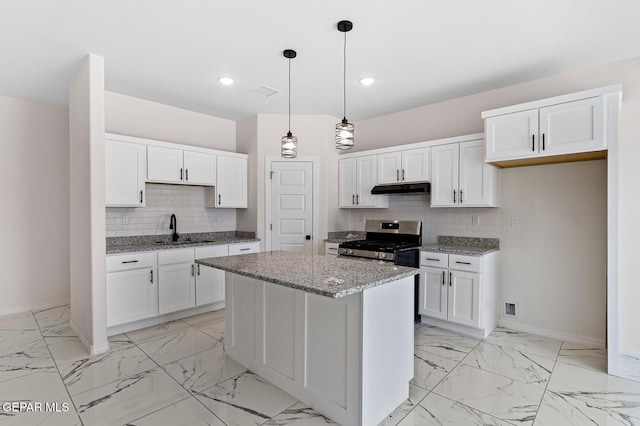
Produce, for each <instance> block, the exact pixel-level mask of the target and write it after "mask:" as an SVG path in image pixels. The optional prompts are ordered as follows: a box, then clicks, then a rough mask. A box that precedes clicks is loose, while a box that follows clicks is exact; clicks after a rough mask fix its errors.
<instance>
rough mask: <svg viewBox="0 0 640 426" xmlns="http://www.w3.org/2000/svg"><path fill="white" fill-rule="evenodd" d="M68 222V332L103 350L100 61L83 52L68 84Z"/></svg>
mask: <svg viewBox="0 0 640 426" xmlns="http://www.w3.org/2000/svg"><path fill="white" fill-rule="evenodd" d="M69 165H70V167H69V201H70V202H69V226H70V233H69V234H70V283H71V289H70V290H71V318H70V325H71V328H72V330H73V331H74V332H75V333H76V334H77V335H78V337H80V339H81V341H82V343H83V344H84V345H85V347H86V348H87V350H89V352H90V353H91V354H97V353H101V352H105V351H107V350H108V349H109V345H108V343H107V315H106V302H105V300H106V275H105V274H106V270H105V261H104V259H105V256H106V247H105V246H106V236H105V208H104V59H103V58H102V57H100V56H96V55H88V56H87V57H86V58H85V60H84V61H83V63H82V65H81V66H80V69H79V70H78V72H77V74H76V76H75V77H74V79H73V80H72V81H71V85H70V87H69Z"/></svg>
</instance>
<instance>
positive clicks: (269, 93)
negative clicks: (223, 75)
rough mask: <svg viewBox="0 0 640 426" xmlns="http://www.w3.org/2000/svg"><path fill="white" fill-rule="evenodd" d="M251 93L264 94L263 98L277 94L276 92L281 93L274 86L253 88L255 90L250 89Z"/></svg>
mask: <svg viewBox="0 0 640 426" xmlns="http://www.w3.org/2000/svg"><path fill="white" fill-rule="evenodd" d="M249 93H253V94H254V95H258V96H262V97H263V98H268V97H271V96H273V95H275V94H276V93H280V91H279V90H277V89H274V88H272V87H267V86H260V87H258V88H255V89H253V90H249Z"/></svg>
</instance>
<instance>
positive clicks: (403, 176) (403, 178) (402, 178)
mask: <svg viewBox="0 0 640 426" xmlns="http://www.w3.org/2000/svg"><path fill="white" fill-rule="evenodd" d="M402 181H403V182H404V169H402Z"/></svg>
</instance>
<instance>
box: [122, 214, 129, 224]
mask: <svg viewBox="0 0 640 426" xmlns="http://www.w3.org/2000/svg"><path fill="white" fill-rule="evenodd" d="M122 224H123V225H128V224H129V216H127V215H126V214H125V215H122Z"/></svg>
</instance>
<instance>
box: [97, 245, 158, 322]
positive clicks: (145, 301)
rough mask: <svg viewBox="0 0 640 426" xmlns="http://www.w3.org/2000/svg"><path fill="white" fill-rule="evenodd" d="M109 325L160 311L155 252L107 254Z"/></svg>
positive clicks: (147, 316)
mask: <svg viewBox="0 0 640 426" xmlns="http://www.w3.org/2000/svg"><path fill="white" fill-rule="evenodd" d="M106 263H107V265H106V266H107V327H111V326H114V325H119V324H124V323H127V322H133V321H138V320H142V319H146V318H152V317H154V316H156V315H158V287H157V284H156V276H155V275H156V273H155V265H156V262H155V253H133V254H125V255H116V256H109V257H108V258H107V262H106Z"/></svg>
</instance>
